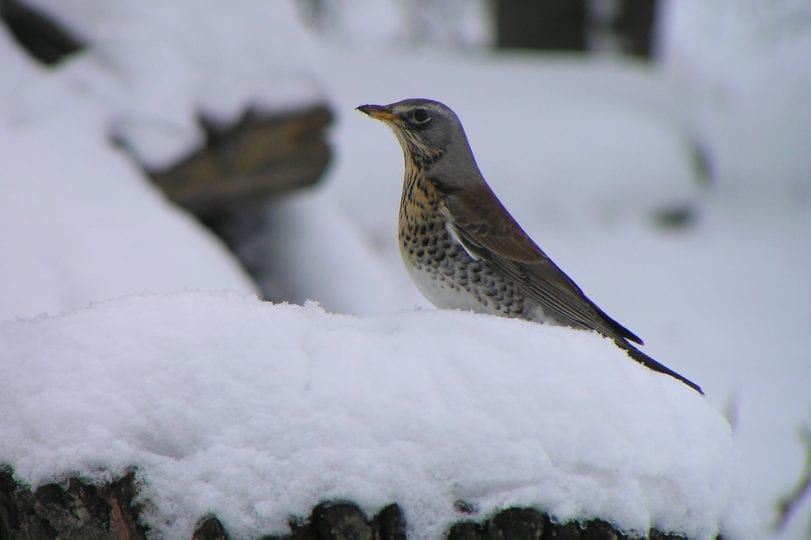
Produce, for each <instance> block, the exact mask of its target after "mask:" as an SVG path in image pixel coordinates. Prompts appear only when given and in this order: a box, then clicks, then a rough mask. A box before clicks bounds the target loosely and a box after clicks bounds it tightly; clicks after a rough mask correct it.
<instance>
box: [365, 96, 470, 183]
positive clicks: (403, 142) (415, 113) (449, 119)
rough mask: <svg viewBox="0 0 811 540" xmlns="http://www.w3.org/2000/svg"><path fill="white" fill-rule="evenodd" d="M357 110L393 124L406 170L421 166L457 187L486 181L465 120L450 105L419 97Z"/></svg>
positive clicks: (390, 124)
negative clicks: (468, 139)
mask: <svg viewBox="0 0 811 540" xmlns="http://www.w3.org/2000/svg"><path fill="white" fill-rule="evenodd" d="M357 110H359V111H361V112H363V113H365V114H367V115H369V116H370V117H372V118H374V119H376V120H380V121H382V122H384V123H386V124H387V125H388V126H389V127H391V129H392V130H393V131H394V134H395V135H396V136H397V140H398V141H399V142H400V146H401V147H402V149H403V155H404V158H405V162H406V169H408V168H409V167H411V166H414V167H417V168H419V169H422V170H423V171H426V172H428V173H429V174H431V175H435V176H440V177H441V178H442V181H443V182H445V183H447V184H451V185H456V187H464V185H465V184H466V183H469V182H471V181H472V182H484V180H483V178H482V177H481V173H480V172H479V168H478V166H477V165H476V159H475V158H474V157H473V152H472V151H471V149H470V145H469V144H468V141H467V136H466V135H465V130H464V128H463V127H462V123H461V122H460V121H459V117H457V116H456V113H454V112H453V111H452V110H451V108H450V107H448V106H447V105H445V104H443V103H440V102H439V101H434V100H432V99H423V98H415V99H404V100H403V101H398V102H396V103H391V104H389V105H361V106H359V107H358V108H357Z"/></svg>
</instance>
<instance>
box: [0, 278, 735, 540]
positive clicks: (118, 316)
mask: <svg viewBox="0 0 811 540" xmlns="http://www.w3.org/2000/svg"><path fill="white" fill-rule="evenodd" d="M448 329H453V331H451V332H449V331H448ZM426 345H427V347H426ZM0 351H2V352H0V361H2V363H3V364H4V365H15V366H18V368H17V369H18V374H17V376H15V377H5V378H3V380H2V382H0V396H2V397H1V398H0V409H2V410H13V411H15V414H14V415H13V417H11V418H6V419H5V420H4V421H3V422H2V423H0V455H2V456H4V458H5V459H8V460H9V461H11V462H12V463H14V465H15V472H16V474H17V476H18V477H19V478H21V479H22V480H24V481H26V482H30V483H32V484H34V485H37V484H40V483H42V482H44V481H48V480H52V479H53V478H55V477H57V478H58V477H59V476H60V475H62V474H64V473H65V472H66V471H74V472H78V473H80V474H81V475H82V476H85V477H87V478H89V479H92V480H104V479H108V478H110V475H111V474H112V475H115V474H121V473H123V472H124V471H125V470H127V468H128V467H133V466H134V467H135V468H136V469H137V471H138V477H139V478H140V479H142V480H143V481H144V490H143V495H144V496H146V497H148V498H149V500H150V501H151V502H153V503H154V510H153V511H154V514H153V515H152V516H151V522H152V523H153V524H154V525H155V526H157V527H158V528H159V531H158V532H160V533H161V535H162V536H165V537H167V538H188V537H189V536H190V534H191V531H192V528H193V526H194V524H195V521H196V519H197V518H199V517H200V516H202V515H205V514H207V513H209V512H213V513H215V514H216V515H217V516H219V517H220V518H221V519H222V520H223V521H224V522H225V525H226V527H227V528H228V529H229V530H231V531H232V532H233V533H234V534H235V535H236V537H245V538H250V537H256V536H258V535H260V534H261V533H269V532H276V533H280V532H284V531H285V530H286V528H287V520H288V518H289V516H290V515H302V514H305V513H307V512H308V510H309V508H311V507H312V506H315V505H316V504H317V503H318V502H319V501H322V500H324V499H334V498H350V499H352V500H355V501H358V502H359V503H360V504H361V505H362V506H363V507H365V509H366V510H367V511H369V512H375V511H377V510H379V509H380V508H381V507H382V506H383V505H384V504H386V503H388V502H393V501H396V502H398V503H400V504H401V505H402V506H403V508H404V511H405V514H406V519H407V521H408V523H409V529H410V531H411V532H412V533H413V534H414V535H415V538H438V537H439V536H440V535H441V533H442V532H443V531H444V530H445V529H446V528H447V527H448V526H449V525H450V523H451V522H452V520H454V519H461V518H462V517H464V516H462V515H459V514H456V513H455V511H454V509H453V502H454V501H457V500H464V501H466V502H469V503H471V504H473V505H474V506H475V507H476V508H479V509H480V510H481V512H482V513H484V514H486V513H489V512H490V511H492V510H493V509H494V508H498V507H505V506H509V505H522V506H524V505H532V506H536V507H538V508H541V509H545V510H547V511H549V512H550V513H551V514H552V515H554V516H556V517H557V518H558V519H561V520H569V519H577V518H588V517H602V518H604V519H609V520H611V521H612V522H614V523H615V524H616V525H618V526H620V527H623V528H625V529H627V530H636V531H646V530H647V529H648V528H649V527H651V526H655V527H658V528H660V529H663V530H676V531H683V532H686V533H687V534H689V535H690V536H691V537H694V538H705V537H709V536H710V535H713V534H715V533H716V532H717V528H718V527H719V526H720V527H721V528H722V530H723V532H724V533H725V534H729V535H730V536H731V537H738V536H739V535H740V532H741V531H740V530H739V528H740V527H742V526H744V527H745V526H747V525H751V524H749V523H748V519H750V518H749V517H748V516H750V515H751V514H750V509H749V508H748V507H747V505H746V503H745V499H744V501H742V500H741V499H742V498H741V497H740V490H739V486H737V485H736V475H735V473H734V470H735V464H736V462H737V461H736V450H735V446H734V444H733V440H732V436H731V431H730V428H729V424H728V423H727V421H726V419H724V418H723V416H721V415H720V414H719V413H718V412H716V411H715V410H713V408H712V407H711V406H710V405H709V403H708V402H707V401H706V400H705V399H704V398H703V397H701V396H700V395H698V394H697V393H696V392H694V391H692V390H691V389H690V388H688V387H687V386H685V385H683V384H681V383H679V382H677V381H675V380H673V379H671V378H669V377H667V376H663V375H659V374H655V373H653V372H652V371H650V370H648V369H645V368H644V367H642V366H640V365H638V364H636V363H635V362H631V361H629V360H628V358H627V357H626V356H625V355H624V353H623V352H621V351H620V350H619V349H617V348H616V347H615V346H614V345H613V344H611V343H610V342H608V341H607V340H604V339H603V338H601V337H599V336H597V335H596V334H590V333H585V332H571V331H568V330H565V329H560V328H552V327H539V326H538V325H535V324H532V323H528V322H523V321H515V320H507V319H501V318H492V317H485V316H475V315H473V314H471V313H463V312H449V311H437V310H431V311H414V312H401V313H398V314H391V315H388V316H381V317H375V318H355V317H351V316H347V315H333V314H328V313H326V312H324V311H323V310H322V309H321V308H319V307H318V306H316V305H314V304H309V305H306V306H304V307H300V306H291V305H272V304H269V303H262V302H259V301H257V300H255V299H252V298H244V297H240V296H237V295H233V294H227V295H226V294H222V293H220V294H213V293H209V294H204V293H182V294H177V295H163V296H138V297H130V298H125V299H120V300H116V301H111V302H105V303H101V304H94V305H92V306H90V307H89V308H87V309H84V310H80V311H77V312H73V313H68V314H64V315H60V316H57V317H51V318H46V317H40V318H38V319H36V320H30V321H8V322H6V323H4V324H3V325H0ZM528 360H531V361H528ZM34 441H39V443H38V444H32V442H34ZM745 530H746V529H744V531H745Z"/></svg>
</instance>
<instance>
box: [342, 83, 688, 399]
mask: <svg viewBox="0 0 811 540" xmlns="http://www.w3.org/2000/svg"><path fill="white" fill-rule="evenodd" d="M357 110H358V111H360V112H362V113H365V114H366V115H368V116H369V117H371V118H373V119H376V120H380V121H382V122H384V123H385V124H387V125H388V126H389V127H390V128H391V129H392V130H393V131H394V134H395V136H396V137H397V139H398V141H399V143H400V146H401V147H402V150H403V156H404V169H405V170H404V178H403V190H402V196H401V199H400V208H399V216H398V224H397V238H398V244H399V248H400V254H401V256H402V259H403V262H404V263H405V267H406V270H407V271H408V274H409V276H410V277H411V279H412V281H413V282H414V284H415V285H416V287H417V288H418V289H419V291H420V292H421V293H422V294H423V296H425V297H426V299H428V300H429V301H430V302H431V303H432V304H434V305H435V306H437V307H439V308H442V309H462V310H470V311H474V312H478V313H487V314H491V315H499V316H503V317H510V318H518V319H525V320H529V321H535V322H539V323H546V324H553V325H559V326H566V327H571V328H575V329H579V330H587V331H596V332H598V333H599V334H601V335H602V336H604V337H606V338H609V339H611V340H613V342H614V343H615V344H616V345H617V346H618V347H620V348H621V349H623V350H624V351H625V352H626V353H627V354H628V356H629V357H630V358H632V359H633V360H636V361H637V362H639V363H641V364H643V365H644V366H646V367H648V368H650V369H652V370H654V371H657V372H660V373H664V374H667V375H669V376H671V377H673V378H675V379H678V380H679V381H681V382H683V383H684V384H686V385H687V386H689V387H690V388H692V389H694V390H696V391H697V392H699V393H700V394H703V393H704V392H703V391H702V390H701V388H700V387H699V386H698V385H697V384H695V383H694V382H692V381H690V380H689V379H687V378H686V377H684V376H682V375H680V374H679V373H676V372H675V371H673V370H672V369H670V368H668V367H667V366H665V365H663V364H661V363H659V362H658V361H656V360H654V359H653V358H651V357H650V356H648V355H647V354H645V353H644V352H642V351H641V350H639V349H638V348H637V347H636V346H635V344H636V345H642V344H643V341H642V339H640V338H639V337H638V336H637V335H636V334H634V333H633V332H631V331H630V330H628V329H627V328H626V327H624V326H623V325H622V324H620V323H618V322H617V321H616V320H614V319H612V318H611V317H610V316H608V315H607V314H606V313H605V312H604V311H603V310H602V309H600V308H599V307H598V306H597V305H596V304H595V303H594V302H592V301H591V300H590V299H589V298H588V297H587V296H586V295H585V294H584V293H583V291H582V290H581V289H580V287H579V286H578V285H577V284H576V283H575V282H574V281H573V280H572V279H571V278H570V277H569V276H568V275H566V273H564V272H563V270H561V269H560V268H559V267H558V266H557V265H556V264H555V263H554V262H553V261H552V259H550V258H549V257H548V256H547V255H546V253H544V251H543V250H542V249H541V248H540V247H538V245H537V244H536V243H535V242H534V241H533V240H532V239H531V238H530V237H529V235H528V234H527V233H526V232H524V230H523V229H522V228H521V226H520V225H519V224H518V222H517V221H516V220H515V219H514V218H513V217H512V215H511V214H510V213H509V212H508V211H507V209H506V208H505V207H504V205H503V204H502V203H501V201H499V199H498V198H497V197H496V195H495V193H494V192H493V190H492V189H491V188H490V186H489V184H488V183H487V181H486V180H485V179H484V176H482V173H481V171H480V170H479V167H478V165H477V163H476V158H475V157H474V155H473V151H472V150H471V148H470V144H469V143H468V139H467V135H466V134H465V130H464V128H463V127H462V123H461V121H460V120H459V118H458V116H457V115H456V113H454V112H453V110H451V109H450V107H448V106H446V105H444V104H443V103H440V102H439V101H435V100H432V99H423V98H416V99H405V100H402V101H398V102H396V103H391V104H389V105H360V106H358V107H357Z"/></svg>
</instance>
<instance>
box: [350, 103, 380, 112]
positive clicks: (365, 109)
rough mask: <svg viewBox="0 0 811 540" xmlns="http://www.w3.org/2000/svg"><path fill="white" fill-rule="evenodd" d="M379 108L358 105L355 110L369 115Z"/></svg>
mask: <svg viewBox="0 0 811 540" xmlns="http://www.w3.org/2000/svg"><path fill="white" fill-rule="evenodd" d="M379 107H380V106H379V105H358V106H357V107H355V110H356V111H360V112H362V113H364V114H369V113H371V112H372V111H374V110H375V109H378V108H379Z"/></svg>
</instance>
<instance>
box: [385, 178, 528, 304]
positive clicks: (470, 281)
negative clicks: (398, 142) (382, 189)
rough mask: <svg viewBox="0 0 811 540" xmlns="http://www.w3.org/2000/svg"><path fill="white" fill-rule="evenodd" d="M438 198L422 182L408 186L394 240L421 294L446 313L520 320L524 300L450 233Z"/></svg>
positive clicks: (436, 194) (428, 183) (404, 191)
mask: <svg viewBox="0 0 811 540" xmlns="http://www.w3.org/2000/svg"><path fill="white" fill-rule="evenodd" d="M440 197H441V194H440V193H438V192H437V190H436V189H435V188H434V187H433V186H432V184H431V183H430V182H429V181H427V180H425V179H414V181H413V182H411V183H409V182H406V185H405V189H404V190H403V198H402V201H401V204H400V217H399V226H398V241H399V245H400V254H401V255H402V257H403V262H404V263H405V266H406V269H407V270H408V273H409V275H410V276H411V279H412V281H414V284H415V285H416V286H417V288H418V289H419V291H420V292H421V293H422V294H423V296H425V297H426V298H427V299H428V300H429V301H430V302H431V303H432V304H434V305H435V306H437V307H441V308H445V309H467V310H472V311H476V312H480V313H489V314H493V315H502V316H508V317H523V316H524V307H525V306H524V298H523V295H522V294H521V293H520V291H519V290H517V287H516V286H515V285H514V284H513V283H512V282H510V281H507V280H504V279H502V278H501V276H499V275H498V274H497V273H496V272H495V270H494V269H493V268H492V267H491V265H490V264H489V263H488V262H487V261H483V260H477V259H474V258H473V257H471V256H470V255H469V254H468V253H467V251H465V249H464V247H463V246H462V245H461V244H459V242H457V241H456V240H455V239H454V238H453V236H452V235H451V234H450V233H449V231H448V227H447V223H446V221H445V218H444V216H443V215H442V214H441V212H440V201H441V199H440Z"/></svg>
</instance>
